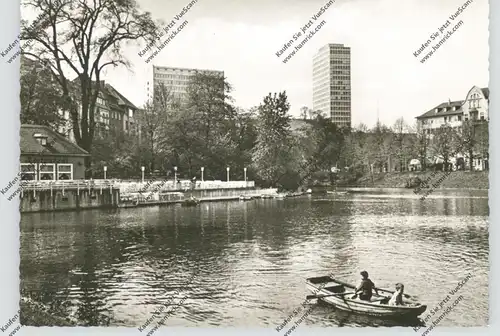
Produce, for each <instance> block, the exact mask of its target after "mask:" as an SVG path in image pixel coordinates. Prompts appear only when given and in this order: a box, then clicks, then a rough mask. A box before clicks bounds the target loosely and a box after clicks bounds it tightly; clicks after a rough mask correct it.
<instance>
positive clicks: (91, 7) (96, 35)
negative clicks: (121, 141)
mask: <svg viewBox="0 0 500 336" xmlns="http://www.w3.org/2000/svg"><path fill="white" fill-rule="evenodd" d="M21 6H22V7H24V8H26V9H28V10H30V11H34V12H35V13H36V14H38V17H39V18H41V19H40V20H39V21H37V23H36V24H30V23H28V22H27V21H26V20H22V22H21V35H20V39H21V40H25V41H30V43H29V45H28V43H26V45H27V46H26V47H25V48H24V50H22V54H25V55H29V56H31V57H34V58H35V59H37V60H39V61H42V62H43V63H44V64H46V65H48V66H49V67H50V69H51V70H52V71H53V72H54V74H55V75H56V78H57V81H58V83H59V85H60V86H61V89H62V96H63V98H64V99H65V107H66V109H67V110H69V112H70V116H71V122H72V128H73V132H74V137H75V140H76V142H77V143H78V145H80V146H81V147H82V148H84V149H85V150H87V151H89V152H91V150H92V141H93V138H94V129H95V124H96V122H95V116H94V114H95V104H96V100H97V96H98V93H99V90H100V80H101V74H102V72H103V70H104V69H105V68H106V67H108V66H114V67H116V66H119V65H123V66H128V65H129V64H128V62H127V60H126V59H125V57H124V54H123V47H124V46H125V45H126V44H127V43H129V42H133V41H135V42H138V41H140V40H144V39H146V41H147V42H148V43H152V42H153V41H154V38H155V36H156V32H157V31H158V28H157V27H158V26H157V24H156V23H155V22H154V21H153V19H152V18H151V14H150V13H147V12H142V11H141V10H140V9H139V7H138V5H137V2H136V1H135V0H22V3H21ZM70 75H73V76H74V77H76V78H75V80H70ZM89 165H90V161H87V168H88V167H89Z"/></svg>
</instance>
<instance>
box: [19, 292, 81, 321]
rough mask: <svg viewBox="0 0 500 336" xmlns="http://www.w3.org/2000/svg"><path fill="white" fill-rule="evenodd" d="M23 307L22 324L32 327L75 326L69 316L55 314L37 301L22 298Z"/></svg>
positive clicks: (21, 306) (21, 305)
mask: <svg viewBox="0 0 500 336" xmlns="http://www.w3.org/2000/svg"><path fill="white" fill-rule="evenodd" d="M19 304H20V308H21V325H23V326H30V327H42V326H57V327H70V326H75V325H76V324H75V323H74V321H73V322H72V321H71V319H69V318H64V317H62V316H55V315H54V314H51V313H49V312H48V311H47V308H46V307H44V306H43V305H40V304H37V303H36V302H34V301H32V300H30V299H26V298H22V299H21V301H20V303H19Z"/></svg>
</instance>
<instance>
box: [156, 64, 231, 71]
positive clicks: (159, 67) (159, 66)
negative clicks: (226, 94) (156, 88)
mask: <svg viewBox="0 0 500 336" xmlns="http://www.w3.org/2000/svg"><path fill="white" fill-rule="evenodd" d="M155 69H169V70H181V71H183V70H187V71H214V72H224V71H222V70H215V69H196V68H178V67H170V66H163V65H153V71H154V70H155Z"/></svg>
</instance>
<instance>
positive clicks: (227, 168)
mask: <svg viewBox="0 0 500 336" xmlns="http://www.w3.org/2000/svg"><path fill="white" fill-rule="evenodd" d="M226 172H227V182H229V167H226Z"/></svg>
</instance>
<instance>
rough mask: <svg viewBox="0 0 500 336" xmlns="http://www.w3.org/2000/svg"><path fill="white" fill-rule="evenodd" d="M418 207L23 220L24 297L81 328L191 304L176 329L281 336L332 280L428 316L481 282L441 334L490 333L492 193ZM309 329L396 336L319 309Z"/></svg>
mask: <svg viewBox="0 0 500 336" xmlns="http://www.w3.org/2000/svg"><path fill="white" fill-rule="evenodd" d="M414 196H415V195H412V193H408V192H406V191H399V193H398V192H395V191H386V192H383V191H381V190H375V191H367V192H363V193H353V194H350V195H345V196H336V197H313V198H295V199H286V200H267V199H266V200H254V201H248V202H239V201H236V202H221V203H202V204H201V205H200V206H198V207H189V208H183V207H181V206H169V207H162V208H138V209H120V210H99V211H98V210H95V211H83V212H68V213H45V214H43V213H42V214H23V215H22V218H21V278H22V281H21V286H22V288H24V289H27V290H31V291H39V292H43V293H44V296H43V297H42V298H41V300H42V301H43V302H44V303H46V304H48V305H52V306H53V307H54V309H56V308H55V307H56V306H57V307H59V308H58V309H61V310H64V312H65V313H66V314H73V316H75V317H76V318H78V319H79V321H81V324H82V325H124V326H138V325H140V324H143V323H144V322H145V321H146V320H147V319H148V318H149V317H150V315H151V313H152V312H153V311H154V310H155V309H158V308H159V307H162V306H165V305H171V304H172V303H169V302H170V298H171V297H172V295H176V296H179V298H180V297H183V296H186V295H187V296H188V298H187V299H186V301H185V302H184V304H183V305H182V306H180V307H179V308H178V309H177V310H176V313H175V314H174V315H173V316H171V317H170V318H169V319H168V321H167V325H171V326H209V325H222V326H269V327H273V328H274V327H275V326H276V325H277V324H279V323H280V321H282V320H283V319H284V318H285V317H286V316H288V315H289V314H290V313H291V312H292V311H293V309H295V308H296V307H297V306H298V305H300V304H301V303H302V301H303V300H304V297H305V295H307V293H306V291H305V286H304V279H305V278H306V277H310V276H315V275H320V274H327V273H333V274H335V275H336V277H338V278H339V279H343V280H346V281H348V282H357V281H358V276H359V275H358V274H359V271H360V270H361V269H367V270H369V272H370V274H371V278H372V279H373V280H374V281H375V283H376V284H377V286H380V287H388V288H392V287H393V286H394V284H395V283H396V282H403V283H405V289H407V291H408V292H409V293H410V294H413V295H417V296H418V298H419V300H421V301H423V302H424V303H426V304H427V305H428V307H429V309H431V307H433V305H435V304H438V303H439V301H441V300H442V299H443V298H444V297H445V296H446V294H447V292H448V291H449V290H451V289H452V288H453V287H454V286H455V285H456V283H458V282H459V281H460V280H461V278H462V277H464V276H465V274H467V273H468V272H472V273H473V274H475V276H474V278H473V279H471V280H470V281H469V283H468V284H467V288H464V289H463V295H464V298H465V299H464V300H463V301H462V302H461V303H460V305H458V306H457V307H455V309H454V310H453V311H452V312H451V313H450V314H449V315H448V316H447V317H446V318H445V319H444V320H443V321H442V322H441V325H460V326H472V325H483V324H485V323H486V321H487V316H488V296H487V295H488V288H487V286H488V263H489V260H488V250H489V248H488V212H489V209H488V199H487V194H486V193H485V192H483V193H482V194H481V193H480V192H477V191H472V192H455V193H453V194H450V193H449V192H443V193H441V194H440V193H439V191H436V192H435V193H433V194H432V195H431V196H432V197H431V196H429V198H427V199H425V200H420V199H418V198H416V197H414ZM439 196H441V198H440V197H439ZM191 279H192V280H193V281H192V282H191V284H190V285H189V286H186V284H187V283H190V280H191ZM177 291H178V292H179V293H180V294H175V293H176V292H177ZM62 303H65V304H62ZM250 312H251V313H250ZM305 323H307V324H310V325H322V326H331V325H352V326H357V325H371V326H386V325H387V324H388V323H389V324H390V322H387V321H378V320H377V319H372V318H364V317H359V316H351V315H350V314H347V315H346V314H345V313H342V312H338V311H337V310H335V309H332V307H329V306H325V305H321V304H318V305H316V306H315V309H314V310H313V312H312V313H311V314H310V315H309V316H308V317H307V319H306V321H305ZM412 323H413V322H412ZM404 325H411V323H410V322H405V324H404Z"/></svg>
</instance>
